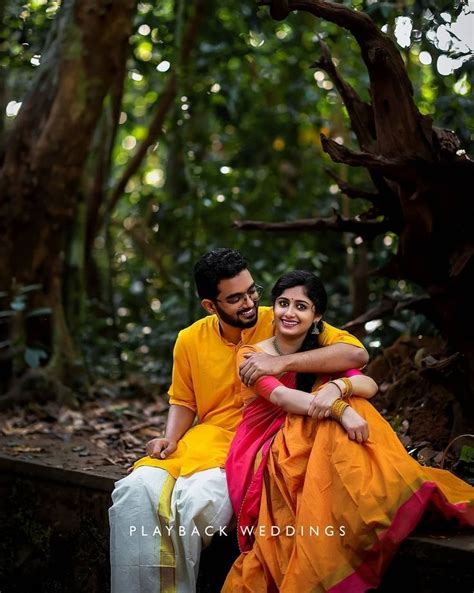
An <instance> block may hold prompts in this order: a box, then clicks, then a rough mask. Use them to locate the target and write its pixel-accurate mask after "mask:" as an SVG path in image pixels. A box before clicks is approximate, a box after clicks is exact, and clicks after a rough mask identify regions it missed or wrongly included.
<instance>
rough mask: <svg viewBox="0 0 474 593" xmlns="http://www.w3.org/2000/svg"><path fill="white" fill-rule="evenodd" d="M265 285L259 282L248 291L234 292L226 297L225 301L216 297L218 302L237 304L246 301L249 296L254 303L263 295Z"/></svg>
mask: <svg viewBox="0 0 474 593" xmlns="http://www.w3.org/2000/svg"><path fill="white" fill-rule="evenodd" d="M262 290H263V286H259V285H258V284H254V285H253V286H252V287H251V288H249V289H248V290H247V291H246V292H241V293H238V294H233V295H232V296H229V297H227V298H225V299H224V300H223V301H221V300H220V299H216V301H217V302H218V303H222V302H224V303H227V304H228V305H237V303H238V304H240V303H243V302H244V301H245V297H249V299H251V300H252V301H253V302H254V303H255V302H257V301H258V300H259V299H260V297H261V295H262Z"/></svg>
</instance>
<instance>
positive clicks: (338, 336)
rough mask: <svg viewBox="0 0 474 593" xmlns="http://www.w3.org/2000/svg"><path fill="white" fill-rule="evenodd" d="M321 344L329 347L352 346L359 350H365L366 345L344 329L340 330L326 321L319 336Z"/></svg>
mask: <svg viewBox="0 0 474 593" xmlns="http://www.w3.org/2000/svg"><path fill="white" fill-rule="evenodd" d="M319 344H320V345H321V346H329V345H331V344H351V345H352V346H357V347H358V348H363V349H364V350H365V347H364V344H362V342H361V341H360V340H358V339H357V338H356V337H355V336H353V335H352V334H350V333H349V332H347V331H346V330H344V329H339V328H337V327H334V326H333V325H329V323H327V322H326V321H324V322H323V331H322V332H321V333H320V334H319Z"/></svg>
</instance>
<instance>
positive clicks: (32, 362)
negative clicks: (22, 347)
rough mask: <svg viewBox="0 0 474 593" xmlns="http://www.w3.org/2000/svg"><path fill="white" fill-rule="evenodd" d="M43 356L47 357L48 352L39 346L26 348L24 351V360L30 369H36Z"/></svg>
mask: <svg viewBox="0 0 474 593" xmlns="http://www.w3.org/2000/svg"><path fill="white" fill-rule="evenodd" d="M44 358H48V354H47V353H46V352H45V351H44V350H41V349H40V348H27V349H26V351H25V362H26V364H27V365H28V366H29V367H30V368H32V369H37V368H38V367H39V366H40V364H41V360H42V359H44Z"/></svg>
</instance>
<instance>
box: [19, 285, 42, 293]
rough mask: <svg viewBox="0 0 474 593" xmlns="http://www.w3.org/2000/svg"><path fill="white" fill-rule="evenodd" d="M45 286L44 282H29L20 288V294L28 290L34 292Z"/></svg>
mask: <svg viewBox="0 0 474 593" xmlns="http://www.w3.org/2000/svg"><path fill="white" fill-rule="evenodd" d="M41 288H43V285H42V284H28V285H27V286H22V287H21V288H20V294H26V293H28V292H33V291H34V290H40V289H41Z"/></svg>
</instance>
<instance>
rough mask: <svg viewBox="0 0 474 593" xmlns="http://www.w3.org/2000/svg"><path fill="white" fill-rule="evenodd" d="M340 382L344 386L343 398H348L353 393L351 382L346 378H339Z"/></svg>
mask: <svg viewBox="0 0 474 593" xmlns="http://www.w3.org/2000/svg"><path fill="white" fill-rule="evenodd" d="M341 381H342V382H343V383H344V385H345V386H346V392H345V393H344V395H343V397H350V396H351V395H352V394H353V392H354V386H353V385H352V381H351V380H350V379H348V378H347V377H341Z"/></svg>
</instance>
